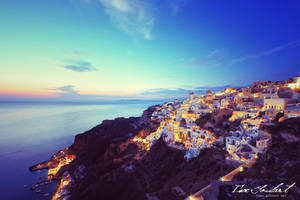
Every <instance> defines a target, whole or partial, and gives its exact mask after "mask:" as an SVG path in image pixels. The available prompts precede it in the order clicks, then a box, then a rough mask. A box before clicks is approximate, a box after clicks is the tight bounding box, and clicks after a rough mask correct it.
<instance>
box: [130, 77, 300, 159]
mask: <svg viewBox="0 0 300 200" xmlns="http://www.w3.org/2000/svg"><path fill="white" fill-rule="evenodd" d="M299 76H300V73H299ZM299 83H300V78H299V77H296V78H294V79H289V80H287V81H280V82H271V81H261V82H254V84H253V85H252V86H250V87H247V88H241V89H238V90H237V89H234V88H228V89H226V90H224V91H222V92H218V93H215V94H214V93H213V92H211V91H208V92H207V93H206V94H205V95H200V96H195V95H194V94H193V93H191V94H190V97H189V98H188V99H186V100H184V101H179V100H175V101H174V102H167V103H165V104H163V105H162V106H160V107H158V108H157V110H156V111H155V112H153V114H152V117H151V119H152V120H155V121H159V122H160V126H159V128H158V129H157V131H156V132H153V133H151V134H150V135H149V136H147V137H146V138H144V139H141V138H135V141H136V142H138V143H140V144H142V145H141V146H142V147H143V148H144V149H146V150H149V149H150V147H151V145H152V144H153V142H154V141H156V140H157V139H159V138H160V137H162V138H163V139H164V141H165V142H166V143H167V144H168V145H169V146H170V147H173V148H177V149H180V150H185V151H186V155H185V157H186V159H190V158H192V157H195V156H197V155H198V154H199V153H200V151H201V149H203V148H211V147H215V146H220V145H223V148H224V149H225V150H226V151H227V152H228V159H232V160H237V161H239V162H245V161H247V160H249V159H250V158H252V157H253V156H254V155H256V154H257V153H263V152H264V151H265V150H266V149H267V147H268V146H269V144H270V141H271V135H269V134H268V133H266V132H264V131H262V130H261V129H260V128H259V127H260V125H261V124H262V123H264V124H265V123H270V122H272V121H273V120H274V119H275V118H276V117H278V113H282V114H281V115H280V116H282V117H281V119H280V120H284V119H286V118H291V117H300V103H299V102H300V92H299V88H300V87H299ZM222 109H227V110H231V111H232V115H231V117H230V118H229V121H231V122H234V121H236V120H241V126H240V127H239V130H235V131H231V132H230V133H229V134H228V133H227V134H224V135H222V136H220V135H218V136H217V135H216V134H215V133H214V132H213V130H206V129H201V128H200V127H199V126H197V125H196V123H195V121H196V120H197V119H198V118H199V117H201V116H202V115H204V114H206V113H214V112H215V111H218V110H222Z"/></svg>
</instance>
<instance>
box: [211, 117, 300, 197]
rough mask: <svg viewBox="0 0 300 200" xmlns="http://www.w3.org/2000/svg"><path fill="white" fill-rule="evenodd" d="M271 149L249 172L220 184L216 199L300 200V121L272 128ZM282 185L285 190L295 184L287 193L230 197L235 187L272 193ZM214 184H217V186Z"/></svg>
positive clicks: (262, 193)
mask: <svg viewBox="0 0 300 200" xmlns="http://www.w3.org/2000/svg"><path fill="white" fill-rule="evenodd" d="M270 132H271V133H272V145H271V146H270V148H269V149H268V150H267V152H266V153H265V154H264V155H260V156H259V159H258V160H257V161H256V163H255V164H254V165H253V166H252V168H250V169H245V170H244V171H243V172H242V173H240V174H238V175H236V176H235V179H234V181H233V182H231V183H228V184H223V185H222V184H221V185H219V188H218V190H219V191H218V192H219V194H218V199H222V200H231V199H233V200H235V199H236V200H248V199H249V200H254V199H261V200H264V199H274V200H275V199H286V200H299V199H300V119H299V118H298V119H296V118H294V119H288V120H285V121H284V122H282V123H278V124H277V125H276V126H273V127H271V130H270ZM281 183H283V184H282V185H281V186H280V187H279V188H282V190H284V189H286V188H287V187H288V186H289V185H292V184H293V183H295V186H293V187H291V188H290V189H289V190H288V191H287V192H282V193H277V192H271V193H264V192H258V189H255V190H254V192H257V193H256V194H252V193H251V192H249V193H247V192H241V193H232V191H233V190H234V188H235V185H236V184H238V185H242V184H245V186H244V188H256V187H259V186H264V185H267V187H266V188H265V189H272V188H274V187H276V186H278V185H279V184H281ZM216 184H217V183H216Z"/></svg>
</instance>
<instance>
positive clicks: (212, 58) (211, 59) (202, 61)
mask: <svg viewBox="0 0 300 200" xmlns="http://www.w3.org/2000/svg"><path fill="white" fill-rule="evenodd" d="M227 54H228V51H227V50H226V49H216V50H214V51H211V52H210V53H209V54H208V55H207V56H204V57H198V58H192V59H190V60H189V61H188V62H187V64H188V65H192V66H203V65H214V66H217V65H219V61H221V60H222V59H223V58H224V57H225V56H226V55H227Z"/></svg>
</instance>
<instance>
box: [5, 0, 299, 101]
mask: <svg viewBox="0 0 300 200" xmlns="http://www.w3.org/2000/svg"><path fill="white" fill-rule="evenodd" d="M0 4H1V6H0V27H1V28H0V72H1V73H0V100H7V99H9V100H18V99H43V100H113V99H159V98H172V97H174V98H176V97H181V96H184V95H187V93H188V92H189V91H202V90H203V91H205V90H207V89H218V88H225V87H241V86H247V85H250V84H251V83H252V82H253V81H259V80H273V81H276V80H285V79H287V78H290V77H295V76H297V75H298V71H299V70H300V59H299V55H300V29H299V27H300V12H299V10H300V2H299V1H298V0H289V1H286V0H276V1H273V0H264V1H261V0H251V1H250V0H249V1H237V0H227V1H217V0H203V1H198V0H43V1H40V0H25V1H19V0H1V3H0Z"/></svg>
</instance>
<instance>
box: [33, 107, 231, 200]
mask: <svg viewBox="0 0 300 200" xmlns="http://www.w3.org/2000/svg"><path fill="white" fill-rule="evenodd" d="M155 109H156V107H155V106H152V107H150V108H148V109H147V110H145V111H144V113H143V115H142V116H141V117H138V118H133V117H131V118H117V119H115V120H104V121H103V122H102V124H100V125H98V126H96V127H94V128H92V129H91V130H89V131H87V132H85V133H82V134H79V135H77V136H76V137H75V140H74V143H73V144H72V145H71V146H70V147H69V148H67V149H65V150H63V151H60V152H63V153H60V152H59V153H57V154H55V155H54V156H53V157H52V158H51V159H50V160H49V161H46V162H44V163H41V164H38V165H35V166H32V167H31V168H30V169H31V170H37V169H43V168H48V169H51V168H52V167H56V169H57V173H55V174H54V178H56V179H59V180H61V182H62V183H64V181H67V179H66V178H65V177H66V173H69V174H70V177H71V180H72V181H71V180H69V181H67V182H68V183H69V182H72V184H71V185H70V186H69V188H67V190H68V192H67V193H66V192H65V191H59V192H58V193H59V195H58V196H61V197H64V196H65V193H66V194H68V195H69V194H71V195H70V200H77V199H78V200H79V199H80V200H85V199H86V200H93V199H97V200H99V199H111V200H114V199H116V200H117V199H118V200H120V199H136V200H139V199H140V200H145V199H148V200H164V199H165V200H167V199H168V200H169V199H174V200H176V199H178V200H179V199H184V198H186V197H187V196H188V195H190V194H192V193H194V192H196V191H197V190H199V189H201V188H202V187H205V186H206V185H207V184H209V183H210V182H211V181H213V180H216V179H218V178H219V177H221V176H222V175H223V174H225V173H228V172H229V171H231V170H232V169H233V168H234V167H233V166H232V165H231V163H230V162H227V161H225V152H224V151H223V150H217V149H205V150H203V151H201V153H200V155H199V156H198V157H196V158H193V159H191V160H190V161H188V162H187V161H186V160H185V159H184V154H185V152H183V151H180V150H177V149H174V148H171V147H169V146H168V145H167V144H166V143H165V142H164V141H163V140H162V139H159V140H158V141H157V142H156V143H155V144H154V145H153V146H152V148H151V149H150V151H141V149H139V148H138V146H137V145H136V144H135V143H134V142H132V138H133V137H134V136H136V135H139V136H140V137H146V136H147V135H149V134H150V133H151V132H153V131H155V130H156V129H157V127H158V126H159V123H158V122H156V121H151V119H150V118H151V114H152V112H153V111H154V110H155ZM61 154H63V155H74V157H76V158H75V159H74V160H72V161H71V162H64V163H67V164H66V165H64V166H62V167H59V165H60V164H59V159H58V158H60V157H61V156H60V155H61ZM48 173H49V172H48ZM69 174H67V176H68V177H69ZM73 180H74V181H73ZM62 185H63V184H62ZM61 194H62V195H61ZM56 199H60V198H56Z"/></svg>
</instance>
